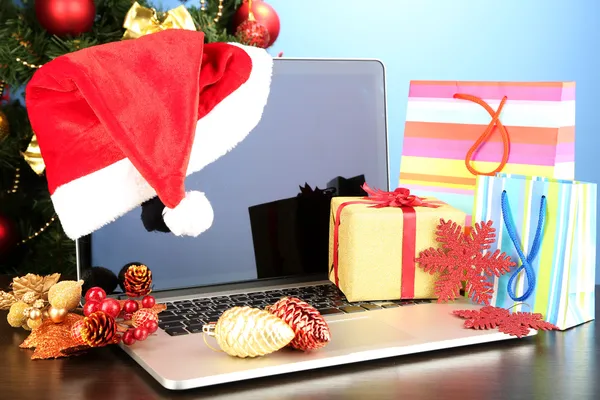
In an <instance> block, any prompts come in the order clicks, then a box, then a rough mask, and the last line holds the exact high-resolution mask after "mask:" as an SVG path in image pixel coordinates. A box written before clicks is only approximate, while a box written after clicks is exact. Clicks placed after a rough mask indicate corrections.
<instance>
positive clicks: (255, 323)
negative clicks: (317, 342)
mask: <svg viewBox="0 0 600 400" xmlns="http://www.w3.org/2000/svg"><path fill="white" fill-rule="evenodd" d="M203 331H204V334H208V335H209V336H214V337H215V339H216V340H217V343H218V344H219V347H220V348H221V350H223V351H224V352H225V353H227V354H229V355H230V356H234V357H240V358H246V357H259V356H264V355H267V354H270V353H273V352H275V351H277V350H279V349H282V348H284V347H285V346H287V344H288V343H289V342H290V341H291V340H292V339H293V338H294V331H293V330H292V328H290V326H289V325H288V324H286V323H285V322H283V321H282V320H281V319H279V318H278V317H276V316H274V315H272V314H269V313H268V312H266V311H264V310H259V309H257V308H251V307H233V308H230V309H229V310H227V311H225V312H224V313H223V315H221V317H220V318H219V320H218V321H217V323H216V324H214V323H213V324H208V325H205V326H204V328H203Z"/></svg>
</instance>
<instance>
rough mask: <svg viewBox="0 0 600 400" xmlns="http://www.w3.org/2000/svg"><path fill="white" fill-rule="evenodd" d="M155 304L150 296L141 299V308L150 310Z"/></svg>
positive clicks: (154, 300)
mask: <svg viewBox="0 0 600 400" xmlns="http://www.w3.org/2000/svg"><path fill="white" fill-rule="evenodd" d="M155 304H156V299H155V298H154V297H152V296H145V297H144V298H143V299H142V307H144V308H152V307H154V305H155Z"/></svg>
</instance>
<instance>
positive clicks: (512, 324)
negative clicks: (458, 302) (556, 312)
mask: <svg viewBox="0 0 600 400" xmlns="http://www.w3.org/2000/svg"><path fill="white" fill-rule="evenodd" d="M453 314H454V315H456V316H458V317H461V318H464V319H466V321H465V324H464V326H465V328H470V329H494V328H498V330H499V331H500V332H502V333H506V334H509V335H512V336H516V337H519V338H521V337H523V336H527V335H528V334H529V331H530V330H531V329H535V330H540V329H542V330H544V331H551V330H558V327H557V326H556V325H554V324H551V323H550V322H546V321H544V317H543V315H542V314H537V313H536V314H532V313H529V312H515V313H512V314H511V313H510V311H508V310H506V309H504V308H500V307H492V306H486V307H482V308H481V309H479V310H456V311H454V312H453Z"/></svg>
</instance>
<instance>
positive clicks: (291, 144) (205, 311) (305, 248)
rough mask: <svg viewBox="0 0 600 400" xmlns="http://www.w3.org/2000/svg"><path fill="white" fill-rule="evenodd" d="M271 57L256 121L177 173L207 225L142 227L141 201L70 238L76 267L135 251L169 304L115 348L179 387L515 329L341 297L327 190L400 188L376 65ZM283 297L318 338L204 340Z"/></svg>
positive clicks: (113, 261) (447, 310)
mask: <svg viewBox="0 0 600 400" xmlns="http://www.w3.org/2000/svg"><path fill="white" fill-rule="evenodd" d="M273 68H274V69H273V80H272V85H271V94H270V97H269V101H268V104H267V106H266V108H265V111H264V114H263V117H262V120H261V122H260V123H259V125H258V126H257V127H256V128H255V129H254V130H253V131H252V132H251V133H250V135H248V137H247V138H246V139H245V140H244V141H243V142H242V143H240V144H239V145H238V146H237V147H236V148H235V149H233V150H232V151H231V152H230V153H228V154H227V155H225V156H224V157H222V158H221V159H219V160H217V161H216V162H214V163H213V164H210V165H208V166H207V167H205V168H204V169H203V170H201V171H199V172H198V173H196V174H193V175H191V176H189V177H188V178H187V181H186V187H187V188H188V189H190V190H192V189H194V190H200V191H203V192H205V193H206V196H207V198H208V199H209V201H210V202H211V204H212V207H213V209H214V222H213V225H212V227H211V228H210V229H209V230H208V231H206V232H205V233H203V234H202V235H200V236H198V237H196V238H191V237H176V236H174V235H172V234H170V233H164V232H149V231H147V230H146V229H145V228H144V226H143V224H142V222H141V219H140V215H141V207H140V208H137V209H135V210H133V211H131V212H129V213H128V214H126V215H124V216H123V217H121V218H119V219H118V220H116V221H115V222H113V223H111V224H109V225H107V226H105V227H103V228H101V229H100V230H98V231H96V232H94V233H92V234H91V235H89V236H87V237H85V238H82V239H80V240H78V242H77V258H78V273H79V274H80V276H81V275H82V274H84V273H85V271H86V269H88V268H90V267H92V266H102V267H105V268H108V269H110V270H112V271H114V272H115V273H118V272H119V270H120V269H121V268H122V267H123V266H124V265H125V264H127V263H130V262H141V263H144V264H146V265H148V267H149V268H150V269H151V270H152V274H153V283H154V291H153V295H154V296H155V297H156V298H157V301H159V302H161V303H166V304H167V311H165V312H163V313H161V314H160V315H159V318H160V319H159V324H160V329H159V330H158V331H157V332H156V334H155V335H153V336H151V337H150V338H149V339H148V340H146V341H143V342H137V343H135V344H134V345H132V346H124V345H123V346H122V348H123V349H124V351H126V352H127V353H128V354H129V355H130V356H131V357H132V358H133V359H134V360H135V361H136V362H137V363H139V365H140V366H141V367H142V368H143V369H145V370H146V371H147V372H148V373H149V374H150V375H151V376H152V377H154V378H155V379H156V380H157V381H158V382H159V383H160V384H161V385H163V386H164V387H165V388H168V389H174V390H182V389H190V388H197V387H204V386H210V385H216V384H223V383H226V382H233V381H240V380H245V379H252V378H259V377H266V376H270V375H276V374H284V373H290V372H295V371H301V370H308V369H315V368H323V367H329V366H335V365H340V364H348V363H354V362H359V361H366V360H373V359H379V358H385V357H394V356H400V355H404V354H413V353H417V352H424V351H431V350H436V349H445V348H451V347H456V346H464V345H471V344H477V343H483V342H492V341H499V340H505V339H509V338H511V337H510V336H508V335H505V334H502V333H499V332H498V331H496V330H489V331H485V330H482V331H478V330H472V329H465V328H463V321H462V320H460V319H459V318H457V317H455V316H452V315H451V312H452V310H456V309H462V308H476V307H477V306H476V305H472V304H469V303H468V302H464V301H462V302H457V303H453V304H437V303H436V302H435V301H429V300H419V301H401V300H394V301H387V300H386V299H382V301H374V302H360V303H350V302H349V301H347V299H346V297H345V296H344V294H343V293H341V292H340V291H339V290H338V289H337V287H336V286H334V285H333V284H332V283H331V282H330V281H329V280H328V279H327V276H328V270H329V267H328V254H327V251H328V233H329V226H328V224H329V215H330V209H329V202H330V200H331V197H332V196H336V195H360V193H361V191H360V190H361V189H360V184H361V183H362V182H368V184H369V185H370V186H372V187H376V188H380V189H384V190H389V188H390V187H392V188H394V187H395V186H396V185H395V182H390V180H391V179H390V175H393V176H394V177H395V176H396V174H390V171H389V168H388V136H387V110H386V84H385V77H386V76H385V68H384V65H383V64H382V63H381V62H380V61H378V60H367V59H364V60H363V59H361V60H350V59H291V58H276V59H275V60H274V67H273ZM231 118H236V116H235V115H234V114H232V115H231ZM394 180H395V178H394ZM116 296H117V297H122V295H119V294H116ZM283 296H294V297H299V298H301V299H303V300H305V301H307V302H309V303H310V304H312V305H314V306H315V307H316V308H317V309H319V310H320V311H321V313H322V314H323V315H324V317H325V319H326V320H327V322H328V324H329V327H330V330H331V342H330V343H329V344H328V345H327V346H326V347H324V348H321V349H319V350H315V351H312V352H308V353H304V352H300V351H295V350H292V349H283V350H280V351H278V352H276V353H273V354H270V355H267V356H264V357H259V358H253V359H239V358H234V357H231V356H228V355H227V354H225V353H222V352H217V351H214V350H212V349H211V348H210V347H209V346H207V345H206V344H205V342H204V340H203V333H202V326H203V325H204V324H206V323H208V322H211V321H212V322H214V321H217V320H218V318H219V316H220V314H221V313H222V312H223V311H225V310H226V309H228V308H230V307H233V306H236V305H249V306H252V307H257V308H264V307H265V306H267V305H269V304H272V303H274V302H276V301H277V300H278V299H279V298H281V297H283ZM532 334H535V331H532ZM207 340H208V343H209V344H211V345H212V347H216V346H217V344H216V342H215V341H214V339H213V338H207Z"/></svg>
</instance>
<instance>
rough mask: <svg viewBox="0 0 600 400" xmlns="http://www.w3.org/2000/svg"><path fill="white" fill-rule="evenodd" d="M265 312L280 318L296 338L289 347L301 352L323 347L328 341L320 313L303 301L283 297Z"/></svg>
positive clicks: (328, 335)
mask: <svg viewBox="0 0 600 400" xmlns="http://www.w3.org/2000/svg"><path fill="white" fill-rule="evenodd" d="M267 311H268V312H270V313H271V314H273V315H275V316H277V317H279V318H281V319H282V320H283V321H284V322H285V323H287V324H288V325H289V326H290V327H291V328H292V329H293V330H294V333H295V334H296V336H295V337H294V339H293V340H292V341H291V342H290V344H289V345H290V346H291V347H293V348H295V349H298V350H303V351H309V350H315V349H319V348H321V347H324V346H325V345H326V344H327V343H328V342H329V341H330V340H331V334H330V332H329V326H328V325H327V322H326V321H325V318H323V316H322V315H321V313H320V312H319V311H318V310H317V309H316V308H314V307H313V306H311V305H310V304H308V303H307V302H305V301H302V300H300V299H297V298H295V297H284V298H282V299H281V300H279V301H278V302H277V303H275V304H273V305H272V306H270V307H267Z"/></svg>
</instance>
